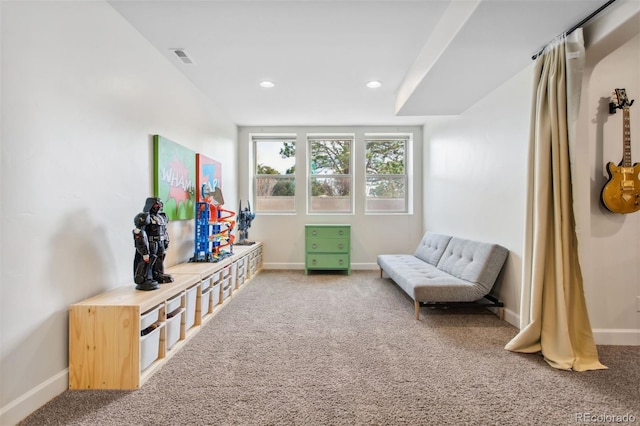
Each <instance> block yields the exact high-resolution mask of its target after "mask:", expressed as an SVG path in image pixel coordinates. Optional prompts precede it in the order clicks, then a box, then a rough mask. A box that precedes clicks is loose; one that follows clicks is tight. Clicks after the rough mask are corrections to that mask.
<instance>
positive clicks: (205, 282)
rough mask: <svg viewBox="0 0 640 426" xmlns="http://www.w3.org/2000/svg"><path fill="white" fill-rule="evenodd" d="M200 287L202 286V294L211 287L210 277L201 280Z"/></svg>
mask: <svg viewBox="0 0 640 426" xmlns="http://www.w3.org/2000/svg"><path fill="white" fill-rule="evenodd" d="M200 285H201V286H202V292H203V293H204V292H205V291H206V290H207V289H208V288H210V287H211V285H212V282H211V276H208V277H207V278H203V279H202V281H200Z"/></svg>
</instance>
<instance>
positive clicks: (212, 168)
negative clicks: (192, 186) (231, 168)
mask: <svg viewBox="0 0 640 426" xmlns="http://www.w3.org/2000/svg"><path fill="white" fill-rule="evenodd" d="M196 170H197V171H198V174H197V175H196V200H197V201H202V185H204V184H205V183H208V184H209V187H210V188H211V189H214V188H216V187H217V188H220V189H222V163H220V162H218V161H216V160H212V159H211V158H209V157H207V156H206V155H203V154H196Z"/></svg>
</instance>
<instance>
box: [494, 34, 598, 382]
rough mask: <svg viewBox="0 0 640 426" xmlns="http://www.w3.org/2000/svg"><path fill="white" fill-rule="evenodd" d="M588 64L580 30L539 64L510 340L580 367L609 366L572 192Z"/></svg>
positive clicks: (561, 364) (512, 345) (517, 347)
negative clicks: (585, 274) (588, 288)
mask: <svg viewBox="0 0 640 426" xmlns="http://www.w3.org/2000/svg"><path fill="white" fill-rule="evenodd" d="M583 65H584V43H583V40H582V30H580V29H579V30H577V31H574V32H573V33H572V34H571V35H570V36H566V37H565V36H563V37H561V38H559V39H558V40H556V41H554V42H553V43H551V44H550V45H549V46H547V48H546V49H545V50H544V52H543V53H542V55H540V56H539V57H538V59H537V62H536V65H535V71H534V99H533V109H532V120H531V123H532V125H531V137H530V148H529V149H530V151H529V154H530V155H529V158H530V163H529V170H528V184H529V191H528V193H529V194H530V197H529V200H528V211H529V216H528V217H527V235H526V236H525V242H526V244H525V249H524V256H523V257H524V259H523V265H524V267H523V280H522V282H523V288H522V301H521V311H520V333H519V334H518V335H517V336H515V337H514V338H513V339H512V340H511V341H510V342H509V343H508V344H507V346H506V349H507V350H510V351H515V352H525V353H534V352H536V353H537V352H541V353H542V355H543V356H544V359H545V360H546V361H547V362H548V363H549V364H550V365H551V366H553V367H555V368H559V369H565V370H576V371H585V370H595V369H604V368H606V367H605V366H603V365H602V364H601V363H600V361H599V360H598V353H597V350H596V345H595V343H594V340H593V334H592V331H591V325H590V323H589V316H588V314H587V309H586V304H585V300H584V293H583V288H582V274H581V271H580V263H579V261H578V244H577V238H576V233H575V221H574V214H573V198H572V193H571V165H570V158H571V154H572V153H571V152H570V151H573V142H574V141H573V140H570V139H572V138H573V135H574V134H575V131H574V129H573V128H572V127H573V123H575V119H576V117H577V109H578V107H579V100H580V88H581V76H582V67H583ZM569 123H571V124H569Z"/></svg>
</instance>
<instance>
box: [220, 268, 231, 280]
mask: <svg viewBox="0 0 640 426" xmlns="http://www.w3.org/2000/svg"><path fill="white" fill-rule="evenodd" d="M230 277H231V265H228V266H225V267H224V268H222V270H221V271H220V278H221V280H222V279H227V278H230Z"/></svg>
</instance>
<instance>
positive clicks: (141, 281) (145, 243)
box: [133, 197, 173, 290]
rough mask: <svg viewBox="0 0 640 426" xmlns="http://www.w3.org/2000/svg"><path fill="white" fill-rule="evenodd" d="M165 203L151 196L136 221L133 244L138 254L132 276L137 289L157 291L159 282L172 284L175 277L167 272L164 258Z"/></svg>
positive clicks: (165, 242)
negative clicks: (163, 209)
mask: <svg viewBox="0 0 640 426" xmlns="http://www.w3.org/2000/svg"><path fill="white" fill-rule="evenodd" d="M162 207H163V204H162V200H160V198H155V197H149V198H147V201H146V202H145V204H144V208H143V209H142V213H138V214H137V215H136V217H135V218H134V220H133V222H134V224H135V226H136V227H135V228H134V230H133V241H134V243H135V247H136V255H135V258H134V259H133V277H134V281H135V282H136V284H137V285H136V289H138V290H157V289H158V288H160V286H159V285H158V283H160V284H164V283H170V282H173V277H171V275H167V274H165V273H164V258H165V256H166V251H167V249H168V248H169V233H168V232H167V222H168V219H167V214H166V213H165V212H163V211H162Z"/></svg>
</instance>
